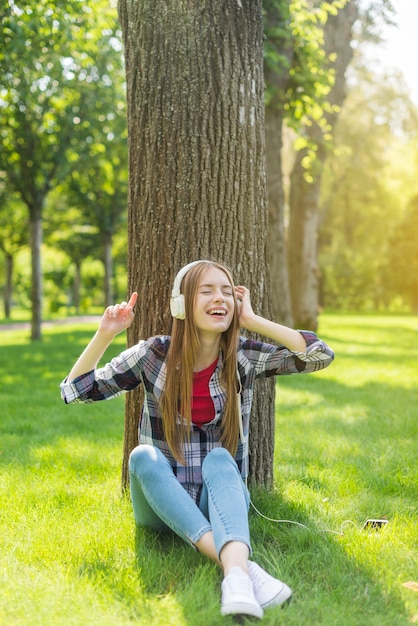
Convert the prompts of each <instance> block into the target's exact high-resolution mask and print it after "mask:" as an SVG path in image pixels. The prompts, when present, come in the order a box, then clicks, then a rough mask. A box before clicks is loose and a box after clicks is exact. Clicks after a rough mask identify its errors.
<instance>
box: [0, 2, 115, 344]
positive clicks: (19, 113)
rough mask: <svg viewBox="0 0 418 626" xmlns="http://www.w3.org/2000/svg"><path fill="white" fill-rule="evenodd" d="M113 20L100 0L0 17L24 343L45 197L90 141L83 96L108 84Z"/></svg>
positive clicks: (18, 9) (6, 163) (37, 321)
mask: <svg viewBox="0 0 418 626" xmlns="http://www.w3.org/2000/svg"><path fill="white" fill-rule="evenodd" d="M112 20H113V23H112ZM115 22H116V15H115V11H114V10H112V9H111V8H110V7H109V6H108V4H107V2H105V1H104V0H103V1H102V0H100V2H99V1H97V2H95V3H94V11H93V9H92V6H90V5H88V4H86V3H84V2H81V1H80V0H62V1H60V2H50V1H49V0H36V2H35V0H26V1H25V2H20V3H16V2H15V1H14V0H10V2H9V8H8V11H7V13H6V15H5V16H4V17H3V20H2V28H1V32H0V88H1V98H0V134H1V138H2V152H1V156H0V169H2V170H3V171H5V172H7V176H8V178H9V180H10V181H11V185H12V186H13V188H14V189H15V190H16V191H17V192H18V193H19V194H20V195H21V198H22V200H23V202H24V203H25V205H26V206H27V208H28V212H29V216H30V231H31V237H30V239H31V251H32V332H31V336H32V339H40V338H41V322H42V268H41V252H40V251H41V244H42V239H43V223H42V220H43V213H44V209H45V205H46V200H47V197H48V194H49V192H50V190H51V189H53V188H54V187H56V186H57V184H58V183H59V182H60V181H62V180H63V179H64V178H65V177H66V176H67V175H68V173H69V172H70V171H71V170H74V169H75V168H76V163H77V160H78V155H79V154H80V153H81V151H82V145H83V142H84V143H85V142H86V141H89V142H91V143H94V142H95V140H94V136H92V135H91V132H90V134H89V131H91V127H92V124H91V120H90V118H89V115H90V107H89V106H86V105H88V104H90V100H89V98H87V96H86V94H88V93H90V92H91V90H92V88H94V89H95V91H96V94H97V89H96V86H97V85H100V86H106V84H107V83H108V81H109V80H110V79H109V75H108V73H109V58H110V57H111V56H112V55H113V56H115V47H114V43H115V33H114V30H115V28H114V25H115ZM98 41H99V42H100V41H101V42H102V45H101V46H98V44H97V42H98ZM103 56H105V57H106V59H107V60H103ZM106 113H107V111H106Z"/></svg>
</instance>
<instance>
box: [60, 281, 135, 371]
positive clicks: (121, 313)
mask: <svg viewBox="0 0 418 626" xmlns="http://www.w3.org/2000/svg"><path fill="white" fill-rule="evenodd" d="M137 298H138V294H137V293H136V292H134V293H133V294H132V295H131V297H130V299H129V302H122V303H121V304H116V305H114V306H109V307H107V309H106V311H105V312H104V314H103V317H102V319H101V320H100V323H99V328H98V329H97V331H96V333H95V335H94V337H93V339H92V340H91V341H90V343H89V344H88V346H87V347H86V349H85V350H84V352H83V353H82V354H81V356H80V357H79V358H78V360H77V362H76V363H75V365H74V366H73V368H72V370H71V371H70V373H69V374H68V376H67V381H68V382H71V381H72V380H74V379H75V378H78V377H79V376H81V375H82V374H86V373H87V372H90V371H91V370H94V369H96V367H97V364H98V362H99V361H100V359H101V357H102V356H103V354H104V353H105V351H106V349H107V348H108V347H109V345H110V344H111V343H112V341H113V339H114V338H115V336H116V335H117V334H118V333H120V332H122V331H123V330H125V329H126V328H129V326H130V325H131V324H132V320H133V318H134V313H133V308H134V306H135V303H136V300H137Z"/></svg>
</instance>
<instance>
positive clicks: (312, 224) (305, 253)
mask: <svg viewBox="0 0 418 626" xmlns="http://www.w3.org/2000/svg"><path fill="white" fill-rule="evenodd" d="M356 18H357V3H356V1H355V0H349V2H348V3H347V4H346V5H345V7H344V8H343V9H340V10H339V11H338V13H337V14H336V15H335V16H333V15H331V16H330V17H329V18H328V21H327V23H326V25H325V30H324V47H325V52H326V54H327V55H330V54H331V53H335V54H336V58H335V61H334V62H333V63H332V64H331V67H333V68H334V71H335V83H334V86H333V87H332V89H331V91H330V94H329V98H328V100H329V103H330V105H331V106H333V107H334V108H333V109H331V112H330V113H326V114H325V118H326V121H327V123H328V125H329V129H328V131H327V132H329V130H332V129H333V128H334V126H335V123H336V121H337V118H338V111H339V109H340V107H341V105H342V103H343V102H344V99H345V74H346V70H347V67H348V65H349V63H350V61H351V58H352V55H353V50H352V48H351V45H350V44H351V40H352V29H353V24H354V22H355V20H356ZM305 134H306V136H307V137H308V138H309V139H310V140H312V141H313V142H314V143H315V144H316V145H317V147H318V150H317V154H316V162H315V164H314V168H313V170H312V171H311V172H310V174H311V176H312V178H313V180H312V182H308V181H307V180H306V177H305V174H306V169H305V168H304V167H303V159H304V157H305V155H306V152H305V151H300V152H298V154H297V155H296V160H295V164H294V168H293V171H292V174H291V191H290V223H289V233H288V242H289V244H288V259H289V278H290V289H291V297H292V310H293V317H294V321H295V325H296V326H297V327H298V328H311V329H313V330H315V329H316V327H317V324H318V311H319V270H318V261H317V239H318V222H319V217H318V216H319V199H320V191H321V175H322V169H323V163H324V161H325V159H326V158H327V156H328V154H329V146H328V147H327V146H326V144H325V140H324V137H323V131H322V130H321V128H320V127H319V126H318V125H317V124H316V123H315V122H313V123H312V125H310V126H307V127H306V129H305Z"/></svg>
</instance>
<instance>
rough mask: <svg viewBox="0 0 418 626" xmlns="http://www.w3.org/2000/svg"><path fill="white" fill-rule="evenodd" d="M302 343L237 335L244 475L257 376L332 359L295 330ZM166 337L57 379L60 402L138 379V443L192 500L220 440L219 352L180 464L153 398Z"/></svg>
mask: <svg viewBox="0 0 418 626" xmlns="http://www.w3.org/2000/svg"><path fill="white" fill-rule="evenodd" d="M300 332H301V334H302V335H303V337H304V339H305V341H306V344H307V350H306V352H292V351H290V350H288V349H287V348H285V347H284V346H274V345H271V344H268V343H263V342H260V341H254V340H251V339H247V338H245V337H240V339H239V345H238V351H237V359H238V373H239V376H240V379H241V412H242V424H243V432H244V440H243V441H242V440H241V439H240V442H239V445H238V450H237V453H236V455H235V460H236V462H237V464H238V467H239V469H240V472H241V475H242V477H243V479H244V480H245V479H246V477H247V475H248V464H249V458H248V454H249V453H248V432H249V423H250V412H251V405H252V399H253V390H254V385H255V381H256V379H257V378H263V377H268V376H274V375H286V374H302V373H310V372H314V371H317V370H320V369H324V368H325V367H327V366H328V365H329V364H330V363H331V362H332V360H333V359H334V353H333V351H332V350H331V349H330V348H329V347H328V346H327V344H326V343H324V342H323V341H321V340H320V339H318V337H317V336H316V335H315V333H312V332H309V331H300ZM169 345H170V337H168V336H159V337H152V338H150V339H148V340H141V341H140V342H139V343H138V344H136V345H134V346H133V347H131V348H128V349H127V350H124V351H123V352H122V353H121V354H120V355H119V356H117V357H115V358H114V359H113V360H112V361H110V362H109V363H107V364H106V365H105V366H104V367H101V368H98V369H96V370H93V371H91V372H87V373H86V374H83V375H82V376H79V377H78V378H76V379H75V380H72V381H70V382H69V381H67V380H66V379H64V381H63V382H62V383H61V395H62V398H63V399H64V401H65V402H66V403H67V404H68V403H72V402H85V403H88V402H96V401H98V400H107V399H110V398H113V397H116V396H118V395H120V394H121V393H125V392H127V391H130V390H132V389H134V388H135V387H136V386H137V385H139V384H142V385H143V388H144V405H143V408H142V412H141V416H140V419H139V429H138V431H139V443H140V444H141V443H147V444H150V445H153V446H155V447H157V448H159V449H160V450H161V451H162V452H163V454H164V455H165V456H166V457H167V459H168V460H169V462H170V464H171V466H172V468H173V471H174V474H175V475H176V477H177V479H178V481H179V482H180V483H181V484H182V485H183V487H184V488H185V489H186V491H187V492H188V493H189V494H190V495H191V496H192V498H193V499H194V500H195V501H198V499H199V496H200V490H201V485H202V472H201V468H202V463H203V460H204V458H205V456H206V455H207V454H208V452H210V450H212V448H215V447H218V446H221V445H222V442H221V427H222V415H223V411H224V406H225V400H226V394H225V391H224V389H223V388H222V386H221V381H220V374H221V369H222V353H221V354H220V356H219V360H218V363H217V366H216V368H215V371H214V373H213V375H212V378H211V380H210V383H209V391H210V395H211V398H212V400H213V404H214V407H215V417H214V419H213V420H212V421H211V422H210V423H208V424H204V425H203V426H202V427H201V428H199V427H197V426H195V425H194V424H192V426H191V432H190V441H188V442H186V443H185V450H184V452H185V459H186V464H185V465H182V464H180V463H178V462H177V461H176V460H175V459H174V457H173V456H172V454H171V452H170V450H169V448H168V445H167V443H166V441H165V439H164V432H163V424H162V417H161V412H160V408H159V400H160V398H161V394H162V391H163V389H164V381H165V372H166V365H165V358H166V355H167V351H168V348H169Z"/></svg>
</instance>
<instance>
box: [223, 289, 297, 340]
mask: <svg viewBox="0 0 418 626" xmlns="http://www.w3.org/2000/svg"><path fill="white" fill-rule="evenodd" d="M235 291H236V295H237V298H238V302H239V306H240V310H239V323H240V326H241V328H245V329H246V330H249V331H251V332H254V333H257V334H259V335H264V336H265V337H269V338H270V339H273V341H276V342H278V343H280V344H281V345H283V346H285V347H286V348H288V349H289V350H291V351H292V352H306V341H305V339H304V338H303V336H302V335H301V333H300V332H298V331H297V330H293V329H292V328H288V327H287V326H282V325H281V324H276V322H272V321H270V320H267V319H265V318H264V317H261V316H260V315H256V314H255V313H254V311H253V308H252V306H251V300H250V292H249V291H248V289H247V288H246V287H243V286H238V287H235Z"/></svg>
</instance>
